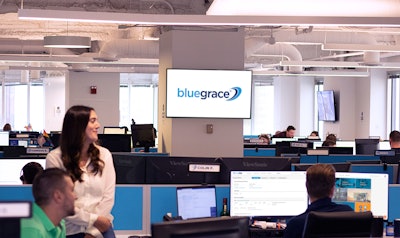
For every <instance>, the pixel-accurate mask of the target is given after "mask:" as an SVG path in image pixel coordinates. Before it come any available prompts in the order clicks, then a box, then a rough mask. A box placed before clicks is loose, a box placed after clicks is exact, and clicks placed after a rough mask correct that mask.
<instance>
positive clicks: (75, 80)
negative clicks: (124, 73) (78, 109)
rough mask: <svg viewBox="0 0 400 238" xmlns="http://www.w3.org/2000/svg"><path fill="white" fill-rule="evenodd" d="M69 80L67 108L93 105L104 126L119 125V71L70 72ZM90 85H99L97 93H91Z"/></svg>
mask: <svg viewBox="0 0 400 238" xmlns="http://www.w3.org/2000/svg"><path fill="white" fill-rule="evenodd" d="M67 82H68V83H67V92H66V98H67V99H66V109H68V108H69V107H70V106H73V105H78V104H79V105H86V106H91V107H93V108H94V109H95V110H96V113H97V116H98V117H99V121H100V124H101V127H102V128H103V127H104V126H118V125H119V83H120V77H119V73H88V72H70V73H69V77H68V78H67ZM90 86H97V94H90ZM101 131H102V130H101Z"/></svg>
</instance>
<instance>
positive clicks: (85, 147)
mask: <svg viewBox="0 0 400 238" xmlns="http://www.w3.org/2000/svg"><path fill="white" fill-rule="evenodd" d="M99 128H100V123H99V121H98V118H97V114H96V112H95V111H94V109H93V108H91V107H87V106H79V105H78V106H72V107H71V108H69V109H68V111H67V112H66V113H65V116H64V122H63V127H62V132H61V138H60V146H59V147H57V148H56V149H54V150H52V151H51V152H50V153H49V154H48V155H47V157H46V168H51V167H58V168H62V169H65V170H66V171H68V172H69V173H70V174H71V176H72V177H73V178H74V181H75V193H76V196H77V200H76V201H75V215H74V216H69V217H67V218H66V219H65V220H66V229H67V238H93V237H96V238H97V237H100V238H101V237H104V238H114V237H115V234H114V230H113V228H112V220H113V216H112V215H111V209H112V207H113V205H114V193H115V170H114V165H113V160H112V156H111V153H110V151H109V150H108V149H106V148H104V147H101V146H99V145H97V144H96V141H97V139H98V137H97V133H98V129H99Z"/></svg>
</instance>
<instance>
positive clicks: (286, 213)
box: [230, 171, 308, 218]
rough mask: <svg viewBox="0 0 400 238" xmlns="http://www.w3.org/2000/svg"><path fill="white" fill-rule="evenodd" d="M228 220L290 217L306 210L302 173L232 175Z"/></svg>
mask: <svg viewBox="0 0 400 238" xmlns="http://www.w3.org/2000/svg"><path fill="white" fill-rule="evenodd" d="M230 188H231V189H230V214H231V216H249V217H278V218H279V217H291V216H296V215H299V214H301V213H303V212H304V211H305V210H306V209H307V206H308V195H307V189H306V172H305V171H232V172H231V184H230Z"/></svg>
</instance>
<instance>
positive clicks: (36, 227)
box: [21, 168, 76, 238]
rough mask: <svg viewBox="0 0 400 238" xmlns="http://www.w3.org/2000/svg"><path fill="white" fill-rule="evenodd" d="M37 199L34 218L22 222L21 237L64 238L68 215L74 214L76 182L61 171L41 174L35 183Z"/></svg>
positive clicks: (56, 169)
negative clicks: (65, 219) (65, 220)
mask: <svg viewBox="0 0 400 238" xmlns="http://www.w3.org/2000/svg"><path fill="white" fill-rule="evenodd" d="M32 193H33V197H34V199H35V203H34V204H33V212H32V217H31V218H24V219H21V238H64V237H66V230H65V222H64V220H63V218H64V217H66V216H72V215H74V214H75V210H74V202H75V199H76V195H75V193H74V183H73V181H72V179H71V177H70V176H69V175H68V173H67V172H65V171H64V170H62V169H58V168H51V169H46V170H44V171H43V172H41V173H39V174H38V175H37V176H36V177H35V179H34V181H33V184H32Z"/></svg>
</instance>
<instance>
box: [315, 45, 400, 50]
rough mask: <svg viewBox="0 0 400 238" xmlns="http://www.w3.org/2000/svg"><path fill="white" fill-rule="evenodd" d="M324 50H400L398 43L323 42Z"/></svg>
mask: <svg viewBox="0 0 400 238" xmlns="http://www.w3.org/2000/svg"><path fill="white" fill-rule="evenodd" d="M321 48H322V50H340V51H372V52H400V46H398V45H367V44H323V45H322V46H321Z"/></svg>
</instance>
